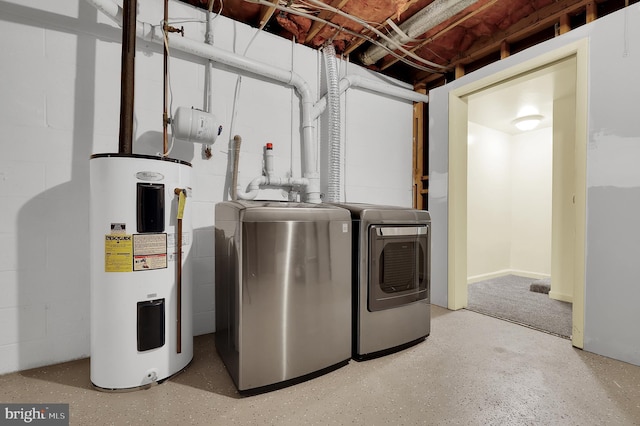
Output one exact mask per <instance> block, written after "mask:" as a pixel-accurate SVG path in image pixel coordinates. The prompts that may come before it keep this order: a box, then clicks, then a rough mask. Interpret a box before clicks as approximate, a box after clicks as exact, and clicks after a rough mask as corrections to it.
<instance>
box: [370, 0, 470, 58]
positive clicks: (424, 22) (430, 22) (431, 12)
mask: <svg viewBox="0 0 640 426" xmlns="http://www.w3.org/2000/svg"><path fill="white" fill-rule="evenodd" d="M477 2H478V0H435V1H434V2H432V3H429V4H428V5H427V6H426V7H425V8H424V9H422V10H420V11H419V12H418V13H416V14H415V15H413V16H412V17H411V18H409V19H407V20H406V21H405V22H403V23H402V25H400V30H402V32H401V33H395V34H393V36H392V37H391V40H392V43H389V42H387V41H383V42H382V44H383V45H385V46H387V47H388V48H391V49H393V50H395V49H397V48H398V46H402V45H403V44H406V43H407V42H409V41H411V40H412V39H414V38H419V37H420V36H421V35H422V34H424V33H426V32H427V31H429V30H430V29H431V28H434V27H435V26H436V25H439V24H441V23H443V22H444V21H446V20H447V19H449V18H451V17H452V16H454V15H456V14H457V13H459V12H462V11H463V10H464V9H466V8H467V7H469V6H471V5H473V4H475V3H477ZM388 54H389V52H387V51H386V50H385V49H384V48H382V47H380V46H372V47H370V48H369V49H367V50H366V51H365V52H364V53H362V55H360V60H361V61H362V63H363V64H365V65H373V64H375V63H376V62H378V61H379V60H380V59H382V58H384V57H385V56H386V55H388Z"/></svg>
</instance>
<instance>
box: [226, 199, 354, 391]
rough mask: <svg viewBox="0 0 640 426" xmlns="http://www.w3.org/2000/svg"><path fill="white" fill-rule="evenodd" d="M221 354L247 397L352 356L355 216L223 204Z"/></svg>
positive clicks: (309, 207) (323, 209) (326, 209)
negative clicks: (351, 327) (352, 249)
mask: <svg viewBox="0 0 640 426" xmlns="http://www.w3.org/2000/svg"><path fill="white" fill-rule="evenodd" d="M215 224H216V225H215V234H216V235H215V242H216V252H215V256H216V333H215V336H216V348H217V350H218V352H219V353H220V356H221V358H222V360H223V361H224V363H225V364H226V366H227V369H228V370H229V373H230V375H231V377H232V378H233V381H234V382H235V384H236V386H237V388H238V390H239V391H241V392H243V393H257V392H262V391H266V390H271V389H273V388H276V387H282V386H285V385H288V384H292V383H296V382H299V381H302V380H305V379H308V378H310V377H313V376H315V375H318V374H322V373H324V372H326V371H329V370H332V369H334V368H337V367H339V366H342V365H344V364H346V363H347V362H348V361H349V359H350V358H351V329H350V327H349V326H348V324H349V323H350V321H351V262H350V259H351V217H350V215H349V212H348V211H347V210H345V209H341V208H337V207H333V206H328V205H319V204H301V203H278V202H248V201H229V202H222V203H218V204H217V205H216V218H215Z"/></svg>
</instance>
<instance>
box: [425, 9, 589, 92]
mask: <svg viewBox="0 0 640 426" xmlns="http://www.w3.org/2000/svg"><path fill="white" fill-rule="evenodd" d="M592 1H593V0H561V1H559V2H557V3H552V4H551V5H549V6H547V7H544V8H542V9H540V10H538V11H536V12H535V13H533V14H531V15H529V16H528V17H526V18H524V19H522V20H520V21H518V22H517V23H516V24H515V25H512V26H511V27H509V28H508V29H506V30H504V31H500V32H497V33H495V34H494V35H492V36H490V37H485V38H483V39H481V40H478V41H477V42H476V43H474V44H473V45H472V46H471V47H470V48H469V49H467V50H466V51H465V52H462V53H460V54H459V55H458V56H457V57H456V58H454V59H453V60H452V61H451V66H452V67H455V66H456V65H458V64H468V63H471V62H473V61H475V60H477V59H480V58H483V57H485V56H487V55H488V54H490V53H493V52H497V51H500V48H501V46H502V43H503V42H507V43H513V42H515V41H518V40H521V39H523V38H526V37H528V36H530V35H532V34H535V33H536V32H538V31H540V30H541V29H543V28H545V27H547V26H548V25H550V24H552V23H554V22H560V20H561V19H565V18H562V16H564V15H567V16H568V15H569V14H571V13H574V12H577V11H579V10H581V9H583V8H585V7H586V5H587V4H588V3H590V2H592ZM438 78H440V76H439V75H434V74H430V73H416V78H415V79H414V84H418V85H427V86H428V83H429V82H432V81H435V80H437V79H438Z"/></svg>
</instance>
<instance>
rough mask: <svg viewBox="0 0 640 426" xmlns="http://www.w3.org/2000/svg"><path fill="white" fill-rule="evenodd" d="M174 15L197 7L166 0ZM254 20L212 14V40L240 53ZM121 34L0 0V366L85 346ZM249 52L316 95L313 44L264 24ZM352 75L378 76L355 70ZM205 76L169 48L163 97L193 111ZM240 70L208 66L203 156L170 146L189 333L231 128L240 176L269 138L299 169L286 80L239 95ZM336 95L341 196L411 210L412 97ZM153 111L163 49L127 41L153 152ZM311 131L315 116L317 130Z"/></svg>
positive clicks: (78, 5)
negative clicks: (184, 221)
mask: <svg viewBox="0 0 640 426" xmlns="http://www.w3.org/2000/svg"><path fill="white" fill-rule="evenodd" d="M161 16H162V2H161V1H160V0H148V1H144V2H140V3H139V14H138V19H139V20H142V21H146V22H150V23H159V22H160V20H161ZM170 16H175V17H180V18H186V19H195V20H198V21H202V20H203V19H204V16H205V15H204V13H202V12H201V11H199V10H196V9H195V8H192V7H190V6H188V5H185V4H182V3H177V2H173V1H172V2H170ZM179 25H184V27H185V32H186V34H185V36H186V37H188V38H193V39H195V40H198V41H202V40H204V32H205V25H204V24H203V23H202V22H187V23H181V24H179ZM255 31H256V30H255V29H253V28H250V27H247V26H245V25H242V24H239V23H237V22H234V21H230V20H227V19H226V18H223V17H219V18H217V19H216V20H215V21H214V32H215V40H214V43H215V45H216V46H218V47H220V48H223V49H226V50H229V51H233V52H236V53H238V54H241V53H242V52H244V50H245V48H246V46H247V44H248V43H249V41H250V40H251V38H252V37H253V36H254V34H255ZM120 39H121V30H120V29H119V28H117V27H116V26H115V25H114V24H113V23H112V22H111V21H110V20H109V19H108V18H106V17H105V16H103V15H101V14H100V13H99V12H98V11H96V10H95V9H94V8H93V7H91V6H90V5H88V4H87V3H86V2H85V1H83V0H63V1H57V2H42V1H40V0H7V1H2V2H0V52H2V60H1V61H0V75H1V76H2V78H1V79H0V99H2V100H3V102H2V103H1V104H0V134H1V135H2V137H1V138H0V147H1V148H2V155H0V205H2V209H0V246H1V247H2V249H1V250H0V295H1V296H0V374H2V373H6V372H10V371H15V370H22V369H27V368H32V367H36V366H41V365H46V364H52V363H56V362H61V361H66V360H70V359H75V358H81V357H85V356H88V355H89V350H90V344H89V321H90V311H89V257H88V253H89V237H88V227H89V223H88V212H89V191H90V188H89V157H90V155H91V154H93V153H105V152H116V151H117V149H118V122H119V103H120V101H119V94H120V55H121V49H120ZM247 56H248V57H250V58H252V59H254V60H258V61H262V62H265V63H268V64H270V65H273V66H277V67H280V68H284V69H288V70H293V71H294V72H296V73H298V74H300V75H301V76H302V77H303V78H304V79H305V80H306V81H307V82H309V85H310V87H311V90H312V91H313V92H314V93H315V95H316V96H318V94H319V93H324V92H323V91H321V87H322V83H321V81H320V80H321V79H320V77H319V74H321V73H322V72H321V68H322V66H321V61H322V59H321V57H320V56H319V54H318V53H317V52H316V51H314V50H311V49H308V48H306V47H304V46H300V45H299V44H294V43H291V42H289V41H287V40H284V39H281V38H278V37H275V36H273V35H270V34H267V33H261V34H259V35H258V36H257V37H256V38H255V40H254V41H253V43H252V44H251V46H250V47H249V50H248V51H247ZM344 72H345V65H344V64H342V65H341V73H343V75H344ZM349 72H357V73H361V74H366V75H367V76H368V77H370V78H378V79H379V78H380V77H376V76H375V75H374V74H373V73H371V72H369V71H366V70H362V69H358V68H357V67H355V66H353V65H349ZM204 73H205V61H204V60H202V59H199V58H195V57H191V56H189V55H186V54H183V53H180V52H175V54H174V55H173V57H172V59H171V76H172V80H171V81H172V91H173V107H174V108H175V107H177V106H189V107H190V106H194V107H196V108H203V106H204V99H205V96H204ZM237 81H238V76H237V75H236V74H235V73H233V72H231V71H229V69H228V68H224V67H222V66H214V76H213V90H212V92H213V100H214V102H213V108H212V112H213V113H215V114H216V115H217V117H218V118H219V119H220V121H221V122H222V123H223V125H224V131H223V133H222V134H221V135H220V137H219V138H218V141H217V142H216V144H215V145H214V146H213V158H211V159H210V160H207V159H205V158H204V157H203V155H202V152H201V147H200V146H194V145H190V144H186V143H183V142H180V141H177V142H176V144H175V147H174V149H173V152H172V155H171V156H172V157H174V158H178V159H181V160H185V161H189V162H191V163H192V164H193V169H194V188H193V198H192V199H191V200H190V201H191V202H192V203H193V227H194V245H193V247H192V250H191V256H192V258H193V267H194V271H193V276H194V282H193V285H194V296H195V300H194V312H193V316H194V328H195V330H194V331H195V334H203V333H210V332H213V331H214V330H215V323H214V307H215V301H214V270H213V264H214V262H213V260H214V243H213V239H214V237H213V235H214V230H213V228H214V223H215V218H214V205H215V204H216V203H217V202H219V201H222V200H223V199H226V198H227V196H226V187H227V186H228V185H229V183H230V176H229V173H228V172H227V170H228V153H229V150H230V146H229V141H230V139H231V138H232V137H233V135H234V134H239V135H241V136H242V138H243V144H242V152H241V158H240V183H241V184H243V185H245V184H248V182H249V181H250V180H251V179H252V178H253V177H255V176H257V175H260V174H261V171H262V146H263V145H264V144H265V143H266V142H273V144H274V150H275V156H276V162H275V170H276V172H278V173H281V174H286V173H293V175H294V176H300V175H301V163H300V157H301V154H300V151H301V149H300V138H301V135H300V106H299V98H298V96H297V94H296V93H295V91H294V89H292V88H290V87H287V86H285V85H281V84H275V83H273V82H270V81H266V80H265V79H262V78H258V77H255V76H252V75H245V76H243V78H242V84H241V87H240V90H239V95H238V97H237V98H235V96H234V93H235V90H236V84H237ZM234 103H235V111H236V115H235V120H234V121H233V122H234V124H233V129H231V123H232V118H234V117H233V112H234ZM343 104H344V105H345V108H344V109H343V119H344V123H345V127H344V128H343V134H345V135H346V136H345V142H346V146H347V148H346V150H347V153H348V155H347V157H346V159H345V164H344V168H345V171H346V177H347V179H346V181H345V193H346V194H348V198H347V201H367V202H385V203H389V204H391V203H392V204H399V205H405V206H410V205H411V196H410V188H411V170H410V167H409V166H407V165H408V164H411V161H410V159H411V152H412V148H411V147H412V126H411V114H412V104H411V102H403V101H397V100H393V99H390V98H388V97H385V96H377V95H374V94H371V93H369V92H367V93H364V92H363V93H360V92H359V91H358V89H350V90H349V91H348V92H347V93H346V96H345V97H343ZM379 111H384V112H385V113H386V115H380V112H379ZM376 114H378V115H376ZM325 116H326V114H325V115H323V116H322V117H321V119H324V117H325ZM161 117H162V51H161V49H160V47H159V46H157V45H152V44H148V43H145V42H142V41H140V40H138V44H137V53H136V85H135V124H134V125H135V142H134V152H136V153H144V154H155V153H157V152H159V151H160V150H161V149H162V137H161V134H162V119H161ZM321 128H322V121H321V122H320V124H319V125H318V130H317V133H318V135H319V136H318V137H319V138H320V137H321V136H322V135H321V133H322V131H321ZM320 145H321V147H322V146H323V144H322V143H321V144H320ZM321 150H322V149H321ZM325 152H326V150H325ZM361 156H365V157H367V158H369V160H370V161H368V162H362V161H360V157H361ZM321 164H324V165H326V162H325V163H322V162H321ZM372 165H373V166H374V167H372ZM401 171H404V173H401ZM323 172H324V170H323ZM376 188H378V189H379V190H378V191H375V190H374V189H376ZM325 190H326V188H323V191H325ZM270 195H271V196H275V197H280V196H281V194H280V193H279V192H278V191H274V192H271V193H270Z"/></svg>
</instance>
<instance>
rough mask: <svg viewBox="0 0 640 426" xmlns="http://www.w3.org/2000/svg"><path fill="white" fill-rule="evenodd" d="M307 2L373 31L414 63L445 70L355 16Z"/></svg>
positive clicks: (317, 0) (319, 2)
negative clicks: (413, 60)
mask: <svg viewBox="0 0 640 426" xmlns="http://www.w3.org/2000/svg"><path fill="white" fill-rule="evenodd" d="M308 1H310V2H311V3H312V4H317V5H322V7H325V8H326V9H327V10H329V11H331V12H333V13H335V14H337V15H340V16H342V17H343V18H347V19H349V20H351V21H353V22H356V23H358V24H360V25H362V26H363V27H365V28H367V29H368V30H369V31H373V32H374V33H376V34H377V35H378V37H381V38H383V39H385V40H386V41H387V43H390V44H391V45H392V46H395V47H396V48H397V49H398V50H400V51H401V52H402V53H404V54H405V55H407V56H410V57H411V58H413V59H415V60H416V61H419V62H422V63H423V64H425V65H429V66H432V67H435V68H440V69H446V68H447V67H446V66H444V65H440V64H436V63H435V62H431V61H428V60H426V59H424V58H421V57H420V56H418V55H415V54H414V53H413V52H410V51H408V50H406V49H404V48H403V47H402V46H401V45H400V44H399V43H398V42H397V41H395V40H393V39H391V38H389V37H387V36H386V35H385V34H384V33H382V32H380V31H379V30H378V29H377V28H374V27H372V26H371V25H369V24H368V23H367V22H366V21H365V20H364V19H360V18H358V17H357V16H353V15H350V14H348V13H346V12H343V11H342V10H340V9H337V8H335V7H333V6H329V5H327V4H325V3H322V2H321V1H319V0H308ZM377 44H378V45H380V43H377Z"/></svg>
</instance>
